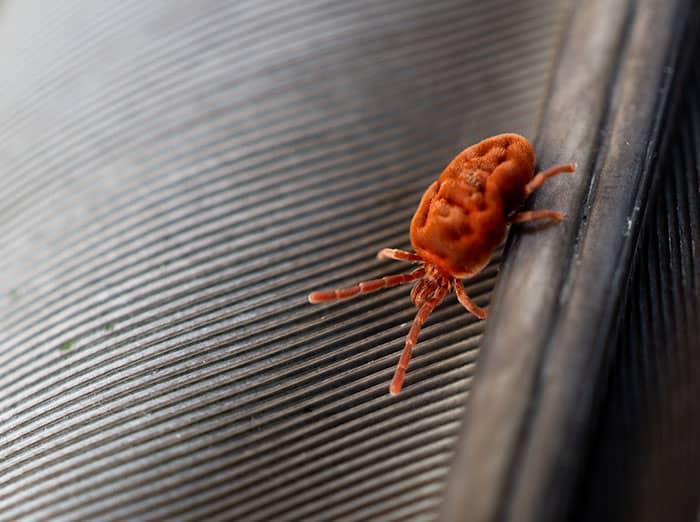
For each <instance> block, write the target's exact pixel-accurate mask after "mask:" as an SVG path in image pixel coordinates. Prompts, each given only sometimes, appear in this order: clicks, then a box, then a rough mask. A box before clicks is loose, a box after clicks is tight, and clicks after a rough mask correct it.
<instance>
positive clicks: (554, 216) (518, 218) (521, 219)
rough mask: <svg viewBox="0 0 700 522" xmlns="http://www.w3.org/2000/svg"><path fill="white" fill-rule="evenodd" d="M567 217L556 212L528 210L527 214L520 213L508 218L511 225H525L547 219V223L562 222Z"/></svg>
mask: <svg viewBox="0 0 700 522" xmlns="http://www.w3.org/2000/svg"><path fill="white" fill-rule="evenodd" d="M565 217H566V214H563V213H561V212H557V211H555V210H528V211H527V212H518V213H517V214H513V215H512V216H510V217H509V218H508V221H510V222H511V223H525V222H526V221H533V220H535V219H546V220H547V221H561V220H562V219H564V218H565Z"/></svg>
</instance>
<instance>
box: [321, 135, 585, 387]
mask: <svg viewBox="0 0 700 522" xmlns="http://www.w3.org/2000/svg"><path fill="white" fill-rule="evenodd" d="M575 168H576V167H575V165H574V164H572V163H568V164H565V165H556V166H554V167H550V168H549V169H547V170H544V171H542V172H540V173H538V174H535V153H534V150H533V148H532V145H530V142H528V140H527V139H526V138H524V137H523V136H520V135H518V134H500V135H498V136H493V137H491V138H488V139H485V140H484V141H482V142H480V143H477V144H476V145H472V146H471V147H468V148H466V149H465V150H463V151H462V152H461V153H460V154H458V155H457V157H456V158H455V159H453V160H452V161H451V162H450V164H449V165H448V166H447V167H446V168H445V170H444V171H443V172H442V174H441V175H440V177H439V178H438V179H437V180H436V181H435V182H434V183H433V184H432V185H430V187H428V189H427V190H426V191H425V193H424V194H423V197H422V198H421V201H420V204H419V205H418V209H417V210H416V213H415V214H414V216H413V219H412V220H411V228H410V233H411V244H412V246H413V249H414V251H415V252H404V251H402V250H396V249H389V248H385V249H383V250H381V251H380V252H379V254H378V257H380V258H386V259H394V260H397V261H407V262H411V263H419V264H420V266H419V267H418V268H417V269H416V270H414V271H412V272H409V273H406V274H398V275H392V276H387V277H383V278H381V279H375V280H371V281H365V282H362V283H359V284H357V285H355V286H352V287H348V288H342V289H338V290H330V291H324V292H313V293H311V294H310V295H309V302H311V303H319V302H323V301H333V300H337V299H347V298H350V297H354V296H356V295H359V294H362V293H367V292H372V291H375V290H379V289H381V288H389V287H392V286H397V285H400V284H404V283H409V282H412V281H415V282H416V283H415V286H414V287H413V290H412V291H411V300H412V301H413V303H414V304H415V305H416V307H417V308H418V312H417V314H416V317H415V319H414V321H413V324H412V326H411V329H410V331H409V333H408V335H407V337H406V344H405V346H404V350H403V352H402V354H401V358H400V360H399V363H398V365H397V367H396V372H395V373H394V378H393V379H392V381H391V385H390V387H389V391H390V392H391V394H392V395H396V394H398V393H399V392H400V391H401V387H402V386H403V381H404V377H405V373H406V369H407V368H408V363H409V361H410V358H411V351H412V350H413V347H414V346H415V345H416V342H417V341H418V334H419V333H420V329H421V327H422V326H423V323H425V321H426V319H427V318H428V316H429V315H430V313H431V312H432V311H433V310H434V309H435V307H437V306H438V305H439V304H440V302H441V301H442V300H443V299H444V298H445V296H446V295H447V294H448V293H449V292H450V290H451V289H453V288H454V290H455V293H456V294H457V299H458V300H459V302H460V303H462V305H463V306H464V307H465V308H466V309H467V310H468V311H469V312H471V313H472V314H474V315H475V316H476V317H478V318H479V319H484V318H485V317H486V315H487V310H486V309H485V308H481V307H479V306H478V305H477V304H476V303H474V302H473V301H472V300H471V299H470V298H469V296H468V295H467V293H466V291H465V290H464V286H463V284H462V281H461V279H462V278H464V277H470V276H473V275H475V274H477V273H478V272H480V271H481V270H482V269H483V268H484V267H485V266H486V265H487V264H488V262H489V260H490V259H491V255H492V253H493V251H494V249H495V248H496V247H498V245H500V244H501V243H502V242H503V240H504V239H505V236H506V231H507V226H508V225H509V224H510V223H522V222H525V221H531V220H536V219H543V220H549V221H560V220H561V219H563V215H562V214H561V213H560V212H555V211H551V210H533V211H529V212H517V209H518V208H519V207H520V206H521V205H522V204H523V203H524V202H525V200H526V199H527V197H528V196H529V195H530V194H531V193H532V192H533V191H534V190H535V189H537V188H538V187H540V186H541V185H542V184H543V183H544V182H545V180H547V178H550V177H552V176H555V175H557V174H560V173H562V172H573V171H574V170H575Z"/></svg>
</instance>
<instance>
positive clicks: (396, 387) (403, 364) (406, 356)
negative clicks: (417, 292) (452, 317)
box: [389, 290, 447, 395]
mask: <svg viewBox="0 0 700 522" xmlns="http://www.w3.org/2000/svg"><path fill="white" fill-rule="evenodd" d="M446 292H447V290H441V291H439V292H436V294H435V296H434V297H433V298H432V299H430V300H429V301H427V302H426V303H425V304H423V305H422V306H421V307H420V308H419V309H418V313H417V314H416V318H415V319H414V320H413V324H412V325H411V329H410V330H409V332H408V335H407V336H406V344H404V347H403V352H401V358H400V359H399V364H398V365H397V366H396V371H395V372H394V378H393V379H392V380H391V384H390V385H389V393H391V394H392V395H398V394H399V392H400V391H401V388H402V387H403V381H404V378H405V377H406V369H407V368H408V363H409V362H410V360H411V352H412V351H413V347H414V346H415V345H416V343H417V342H418V334H419V333H420V329H421V328H422V327H423V324H424V323H425V321H426V319H428V316H429V315H430V314H431V313H432V311H433V310H435V307H436V306H437V305H439V304H440V301H442V300H443V298H444V297H445V293H446Z"/></svg>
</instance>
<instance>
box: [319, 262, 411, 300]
mask: <svg viewBox="0 0 700 522" xmlns="http://www.w3.org/2000/svg"><path fill="white" fill-rule="evenodd" d="M424 275H425V269H423V268H418V269H417V270H414V271H413V272H410V273H408V274H396V275H390V276H386V277H382V278H381V279H372V280H370V281H363V282H361V283H358V284H356V285H354V286H349V287H347V288H339V289H338V290H326V291H323V292H311V293H310V294H309V303H322V302H323V301H335V300H337V299H349V298H350V297H355V296H356V295H359V294H366V293H368V292H374V291H375V290H381V289H382V288H391V287H392V286H398V285H403V284H404V283H410V282H411V281H415V280H416V279H420V278H421V277H423V276H424Z"/></svg>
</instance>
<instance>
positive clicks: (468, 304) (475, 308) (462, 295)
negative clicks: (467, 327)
mask: <svg viewBox="0 0 700 522" xmlns="http://www.w3.org/2000/svg"><path fill="white" fill-rule="evenodd" d="M454 286H455V293H456V294H457V300H458V301H459V302H460V303H462V306H463V307H464V308H466V309H467V310H468V311H469V312H470V313H472V314H473V315H475V316H476V317H477V318H478V319H486V316H487V315H489V309H488V308H481V307H480V306H479V305H478V304H476V303H475V302H474V301H472V300H471V298H470V297H469V296H468V295H467V292H466V291H465V290H464V285H463V284H462V281H461V280H460V279H455V280H454Z"/></svg>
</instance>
